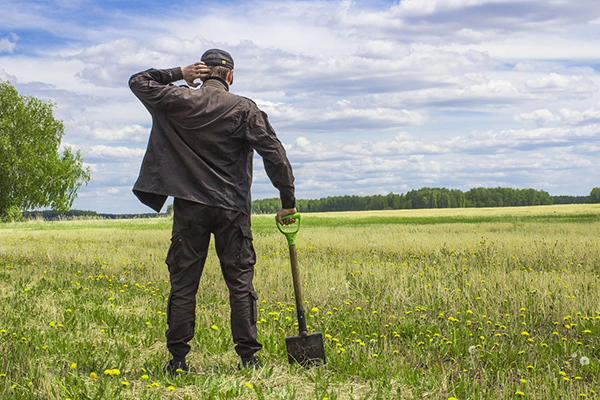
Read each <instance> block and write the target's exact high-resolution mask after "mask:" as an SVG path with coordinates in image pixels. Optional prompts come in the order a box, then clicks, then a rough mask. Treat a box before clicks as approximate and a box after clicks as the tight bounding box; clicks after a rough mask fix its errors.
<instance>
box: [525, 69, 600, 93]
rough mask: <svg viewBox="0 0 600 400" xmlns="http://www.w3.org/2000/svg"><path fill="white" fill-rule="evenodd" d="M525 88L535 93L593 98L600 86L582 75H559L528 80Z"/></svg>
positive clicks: (553, 74)
mask: <svg viewBox="0 0 600 400" xmlns="http://www.w3.org/2000/svg"><path fill="white" fill-rule="evenodd" d="M525 86H526V87H527V88H528V89H529V90H531V91H532V92H534V93H556V94H562V95H565V94H566V95H569V96H586V97H587V96H591V95H592V94H593V93H595V92H597V91H598V86H596V84H595V83H594V82H593V81H592V80H590V79H589V78H586V77H584V76H581V75H573V76H564V75H560V74H557V73H551V74H549V75H546V76H543V77H539V78H532V79H528V80H527V81H526V82H525Z"/></svg>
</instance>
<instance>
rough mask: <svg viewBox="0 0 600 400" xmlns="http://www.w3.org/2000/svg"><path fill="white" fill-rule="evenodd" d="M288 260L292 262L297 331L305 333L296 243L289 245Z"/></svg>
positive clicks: (304, 316)
mask: <svg viewBox="0 0 600 400" xmlns="http://www.w3.org/2000/svg"><path fill="white" fill-rule="evenodd" d="M290 262H291V264H292V280H293V282H294V297H295V298H296V314H297V315H298V332H299V333H300V335H307V334H308V330H307V328H306V315H305V313H304V305H303V303H302V289H301V288H300V274H299V272H298V252H297V251H296V245H291V246H290Z"/></svg>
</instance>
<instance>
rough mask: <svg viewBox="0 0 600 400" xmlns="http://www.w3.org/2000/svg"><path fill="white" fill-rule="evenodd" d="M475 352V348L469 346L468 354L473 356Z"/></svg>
mask: <svg viewBox="0 0 600 400" xmlns="http://www.w3.org/2000/svg"><path fill="white" fill-rule="evenodd" d="M476 351H477V346H474V345H473V346H469V354H475V352H476Z"/></svg>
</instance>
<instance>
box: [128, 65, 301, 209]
mask: <svg viewBox="0 0 600 400" xmlns="http://www.w3.org/2000/svg"><path fill="white" fill-rule="evenodd" d="M163 71H165V70H148V71H144V72H141V73H139V74H136V75H134V76H133V77H132V78H131V80H130V87H131V89H132V90H133V92H134V93H135V94H136V96H138V97H139V98H140V100H142V102H143V103H144V105H146V107H147V108H148V110H149V111H150V113H151V114H152V117H153V130H152V134H151V136H150V140H149V143H148V150H147V152H146V156H145V158H144V162H143V164H142V170H141V172H140V177H139V179H138V181H137V182H136V184H135V186H134V193H135V194H136V195H137V196H138V197H139V198H140V200H142V202H144V203H145V204H148V205H149V206H151V207H153V208H154V209H157V204H160V206H158V208H159V209H160V207H162V204H163V203H164V199H165V198H166V196H173V197H178V198H182V199H185V200H190V201H194V202H197V203H201V204H206V205H210V206H216V207H221V208H226V209H231V210H239V211H242V212H244V213H246V214H249V213H250V203H251V199H250V186H251V184H252V157H253V149H255V150H257V151H258V153H259V154H260V155H261V156H262V157H263V159H264V163H265V169H266V171H267V174H268V175H269V178H271V181H272V182H273V184H274V185H275V187H277V188H278V189H279V190H280V193H282V201H283V202H284V204H291V203H293V175H292V171H291V166H290V165H289V161H288V160H287V156H286V154H285V150H284V149H283V146H282V145H281V143H280V142H279V140H278V139H277V137H276V136H275V133H274V131H273V129H272V127H271V126H270V124H269V122H268V119H267V116H266V114H264V113H262V112H261V111H260V110H259V109H258V107H257V106H256V104H254V103H253V102H252V101H251V100H249V99H246V98H244V97H241V96H237V95H234V94H231V93H229V91H228V88H227V84H226V83H225V82H223V81H222V80H220V79H218V78H213V79H211V78H209V79H207V80H206V81H205V83H204V85H203V86H202V88H201V89H199V90H192V89H189V88H187V87H178V86H173V85H166V84H163V82H165V81H169V80H170V81H172V79H173V78H172V76H165V77H163V76H161V73H162V72H163ZM174 73H176V71H170V74H171V75H172V74H174ZM157 196H158V199H157Z"/></svg>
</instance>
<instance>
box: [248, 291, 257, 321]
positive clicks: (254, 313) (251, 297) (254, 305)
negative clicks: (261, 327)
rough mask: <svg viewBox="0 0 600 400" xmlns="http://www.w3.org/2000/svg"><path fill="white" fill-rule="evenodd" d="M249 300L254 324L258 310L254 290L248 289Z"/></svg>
mask: <svg viewBox="0 0 600 400" xmlns="http://www.w3.org/2000/svg"><path fill="white" fill-rule="evenodd" d="M250 301H251V302H252V323H253V324H255V323H256V321H258V310H257V306H256V303H257V301H258V295H257V294H256V292H255V291H254V290H250Z"/></svg>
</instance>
